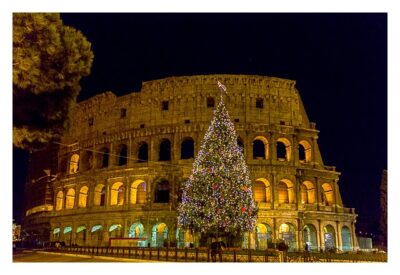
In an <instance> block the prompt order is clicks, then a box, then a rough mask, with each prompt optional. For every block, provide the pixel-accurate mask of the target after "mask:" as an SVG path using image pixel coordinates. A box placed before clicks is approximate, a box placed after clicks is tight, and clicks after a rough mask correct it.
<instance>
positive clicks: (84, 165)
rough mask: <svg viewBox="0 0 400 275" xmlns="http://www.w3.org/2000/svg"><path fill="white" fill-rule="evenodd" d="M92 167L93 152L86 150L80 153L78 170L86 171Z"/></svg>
mask: <svg viewBox="0 0 400 275" xmlns="http://www.w3.org/2000/svg"><path fill="white" fill-rule="evenodd" d="M92 168H93V153H92V152H89V151H86V152H84V153H82V160H81V165H80V171H88V170H90V169H92Z"/></svg>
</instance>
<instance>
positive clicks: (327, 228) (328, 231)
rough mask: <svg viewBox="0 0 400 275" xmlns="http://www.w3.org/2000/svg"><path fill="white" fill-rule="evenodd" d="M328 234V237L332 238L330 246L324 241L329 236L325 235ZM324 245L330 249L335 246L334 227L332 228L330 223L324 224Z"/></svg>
mask: <svg viewBox="0 0 400 275" xmlns="http://www.w3.org/2000/svg"><path fill="white" fill-rule="evenodd" d="M327 234H329V235H330V238H331V239H332V241H331V245H332V246H330V245H329V244H328V243H326V240H327V239H328V238H329V237H327V236H326V235H327ZM324 246H325V249H330V248H335V247H336V232H335V228H333V226H332V225H330V224H327V225H325V226H324Z"/></svg>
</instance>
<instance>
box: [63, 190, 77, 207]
mask: <svg viewBox="0 0 400 275" xmlns="http://www.w3.org/2000/svg"><path fill="white" fill-rule="evenodd" d="M74 204H75V189H73V188H70V189H68V191H67V195H66V198H65V209H72V208H74Z"/></svg>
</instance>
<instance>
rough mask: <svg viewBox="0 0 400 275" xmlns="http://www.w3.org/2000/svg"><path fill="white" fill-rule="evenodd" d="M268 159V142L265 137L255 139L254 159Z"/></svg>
mask: <svg viewBox="0 0 400 275" xmlns="http://www.w3.org/2000/svg"><path fill="white" fill-rule="evenodd" d="M267 158H268V140H267V139H266V138H265V137H263V136H257V137H255V138H254V139H253V159H267Z"/></svg>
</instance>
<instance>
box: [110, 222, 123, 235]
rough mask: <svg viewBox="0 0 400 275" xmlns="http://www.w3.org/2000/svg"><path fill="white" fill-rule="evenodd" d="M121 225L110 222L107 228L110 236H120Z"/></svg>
mask: <svg viewBox="0 0 400 275" xmlns="http://www.w3.org/2000/svg"><path fill="white" fill-rule="evenodd" d="M121 229H122V225H121V224H112V225H110V227H109V228H108V232H109V234H110V238H117V237H121V234H122V230H121Z"/></svg>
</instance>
